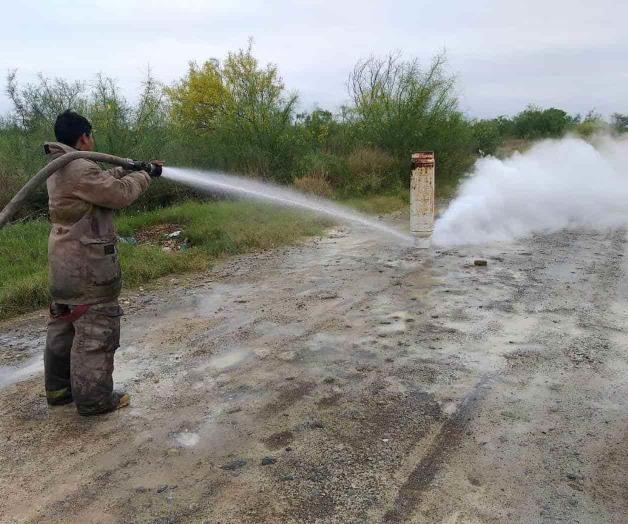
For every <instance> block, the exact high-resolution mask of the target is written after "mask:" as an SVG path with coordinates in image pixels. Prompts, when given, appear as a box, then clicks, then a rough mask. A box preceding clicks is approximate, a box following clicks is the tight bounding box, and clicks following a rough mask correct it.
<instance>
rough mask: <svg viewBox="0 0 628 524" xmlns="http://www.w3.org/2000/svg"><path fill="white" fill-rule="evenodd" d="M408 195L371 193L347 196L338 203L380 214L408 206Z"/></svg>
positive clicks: (367, 212) (364, 211)
mask: <svg viewBox="0 0 628 524" xmlns="http://www.w3.org/2000/svg"><path fill="white" fill-rule="evenodd" d="M409 199H410V195H406V194H398V195H373V196H369V197H361V198H348V199H346V200H341V201H340V203H341V204H343V205H345V206H347V207H351V208H353V209H355V210H357V211H360V212H362V213H366V214H371V215H382V214H386V213H392V212H394V211H399V210H400V209H404V208H406V207H408V205H409V203H410V200H409Z"/></svg>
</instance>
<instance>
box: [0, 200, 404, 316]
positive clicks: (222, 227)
mask: <svg viewBox="0 0 628 524" xmlns="http://www.w3.org/2000/svg"><path fill="white" fill-rule="evenodd" d="M341 203H342V204H343V205H345V206H348V207H351V208H354V209H356V210H358V211H361V212H363V213H369V214H376V215H377V214H383V213H390V212H393V211H397V210H398V209H401V208H404V207H405V206H407V198H406V199H404V198H403V195H385V196H382V195H376V196H371V197H362V198H353V199H347V200H342V201H341ZM160 224H179V225H180V226H181V229H182V233H181V236H182V237H183V238H185V239H187V240H188V243H189V246H190V247H189V249H185V250H180V251H165V250H164V249H162V246H161V245H157V244H155V245H153V244H146V243H142V244H137V245H134V244H128V243H123V242H120V243H118V250H119V253H120V262H121V264H122V272H123V279H124V287H125V289H132V288H136V287H138V286H140V285H142V284H144V283H146V282H149V281H151V280H154V279H157V278H160V277H163V276H166V275H170V274H175V273H186V272H191V271H203V270H207V269H208V268H209V267H211V264H212V262H215V261H216V260H218V259H220V258H223V257H226V256H229V255H237V254H240V253H245V252H248V251H254V250H258V249H260V250H262V249H272V248H275V247H277V246H281V245H285V244H290V243H294V242H296V241H298V240H299V239H300V238H303V237H307V236H313V235H319V234H321V233H322V232H323V231H324V230H325V229H326V228H327V227H330V226H332V225H333V220H332V218H325V217H320V216H316V215H314V214H311V213H304V212H303V211H297V210H292V209H287V208H281V207H275V206H271V205H267V204H261V203H255V202H250V201H235V200H226V201H219V202H197V201H188V202H184V203H181V204H179V205H175V206H171V207H166V208H160V209H154V210H151V211H145V212H134V213H130V212H127V213H121V214H119V215H118V216H117V218H116V227H117V230H118V234H119V235H120V236H121V237H133V236H135V234H136V233H137V232H138V231H142V230H145V229H147V228H150V227H151V226H157V225H160ZM49 230H50V226H49V224H48V222H47V221H45V220H32V221H26V222H21V223H17V224H13V225H11V226H8V227H5V228H4V229H0V319H7V318H10V317H14V316H16V315H19V314H22V313H27V312H29V311H33V310H35V309H38V308H40V307H44V306H46V305H47V304H48V303H49V301H50V298H49V295H48V270H47V262H48V255H47V251H48V232H49Z"/></svg>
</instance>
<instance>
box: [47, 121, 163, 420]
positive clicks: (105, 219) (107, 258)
mask: <svg viewBox="0 0 628 524" xmlns="http://www.w3.org/2000/svg"><path fill="white" fill-rule="evenodd" d="M54 132H55V137H56V140H57V141H56V142H51V143H47V144H45V145H44V151H45V153H46V156H47V158H48V160H49V161H52V160H54V159H55V158H57V157H59V156H60V155H63V154H64V153H68V152H71V151H77V150H79V151H93V149H94V136H93V132H92V126H91V124H90V122H89V121H88V120H87V119H86V118H85V117H83V116H81V115H79V114H77V113H75V112H72V111H69V110H68V111H65V112H63V113H61V114H60V115H59V116H58V117H57V119H56V121H55V125H54ZM153 163H154V164H156V166H157V169H152V170H151V176H160V175H161V166H162V165H163V162H161V161H154V162H153ZM151 176H149V175H148V174H147V173H146V172H145V171H133V172H129V171H126V170H124V169H123V168H120V167H117V168H114V169H109V170H106V171H104V170H102V169H101V168H100V167H99V166H98V164H96V163H95V162H92V161H90V160H86V159H78V160H73V161H72V162H70V163H69V164H68V165H66V166H65V167H63V168H62V169H60V170H59V171H57V172H56V173H55V174H53V175H52V176H51V177H50V178H49V179H48V181H47V187H48V198H49V211H50V221H51V223H52V229H51V231H50V237H49V240H48V270H49V286H50V294H51V296H52V304H51V306H50V320H49V322H48V334H47V340H46V349H45V353H44V368H45V373H44V374H45V385H46V399H47V401H48V404H49V405H51V406H54V405H63V404H68V403H70V402H72V401H74V403H75V405H76V408H77V410H78V412H79V414H81V415H98V414H102V413H108V412H111V411H114V410H116V409H119V408H122V407H125V406H128V405H129V395H128V394H126V393H124V392H121V391H114V390H113V377H112V374H113V361H114V354H115V351H116V349H117V348H118V347H119V343H120V317H121V316H122V314H123V312H122V309H121V308H120V306H119V304H118V296H119V294H120V289H121V285H122V280H121V277H122V275H121V271H120V262H119V259H118V252H117V248H116V238H117V237H116V232H115V229H114V225H113V212H114V210H115V209H121V208H124V207H127V206H128V205H130V204H132V203H133V202H134V201H135V200H136V199H137V198H138V197H139V196H140V195H141V194H142V193H143V192H144V191H145V190H146V189H147V188H148V186H149V184H150V181H151Z"/></svg>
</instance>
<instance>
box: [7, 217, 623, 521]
mask: <svg viewBox="0 0 628 524" xmlns="http://www.w3.org/2000/svg"><path fill="white" fill-rule="evenodd" d="M624 249H625V234H624V232H621V231H616V232H611V233H590V232H563V233H560V234H554V235H550V236H537V237H535V238H533V239H530V240H527V241H524V242H521V243H518V244H513V245H499V246H493V247H489V248H481V249H480V248H464V249H452V250H447V251H434V252H429V253H428V252H420V251H416V250H411V249H405V248H401V247H399V246H397V245H395V244H393V243H387V242H386V241H382V240H381V239H378V238H377V237H376V236H374V235H373V234H371V233H369V232H368V231H365V230H361V229H355V228H347V229H341V230H336V231H333V232H331V233H330V234H329V235H328V236H326V237H324V238H322V239H315V240H310V241H307V242H306V243H304V244H303V245H301V246H295V247H291V248H287V249H279V250H276V251H273V252H265V253H258V254H254V255H251V256H247V257H241V258H238V259H235V260H232V261H230V262H228V263H226V264H224V265H221V266H220V267H218V268H215V269H214V270H212V271H210V272H208V273H206V274H203V275H196V276H194V277H190V278H186V279H182V278H179V279H176V280H173V281H170V279H168V280H166V281H165V282H164V283H162V286H161V287H158V288H156V289H154V290H150V289H146V290H144V291H141V292H139V293H137V294H133V295H132V296H127V297H125V299H126V301H125V302H123V305H124V307H125V309H126V311H127V316H126V317H125V322H124V325H123V341H122V343H123V347H122V348H121V349H120V350H119V354H118V357H117V360H116V364H117V369H116V381H117V383H118V385H119V386H121V387H124V388H126V389H127V390H128V391H129V392H130V393H131V395H132V407H131V408H129V409H126V410H123V411H120V412H118V413H115V414H111V415H108V416H106V417H103V418H100V419H82V418H79V417H78V415H76V413H75V411H74V409H73V407H71V406H69V407H62V408H52V409H50V410H49V409H48V408H47V407H46V404H45V400H44V399H43V398H42V397H41V395H42V394H43V385H42V378H41V372H38V371H37V370H38V369H40V366H41V364H40V360H41V346H42V340H43V336H44V331H43V330H44V321H45V319H44V318H43V315H41V314H36V315H32V316H30V317H28V318H24V319H20V320H18V321H16V322H11V323H5V324H2V325H0V345H1V346H2V348H0V358H2V361H1V363H2V364H4V365H5V366H9V367H4V368H3V369H2V371H0V383H1V384H2V386H1V388H0V417H1V418H0V471H1V480H0V521H2V522H77V523H88V522H99V523H100V522H124V523H127V522H154V523H170V522H172V523H177V522H208V523H254V522H255V523H257V522H273V523H274V522H287V523H296V522H320V523H328V522H329V523H343V524H345V523H365V522H386V523H388V522H403V523H406V522H442V523H448V524H454V523H462V522H473V523H476V522H522V523H523V522H525V523H533V522H570V523H573V522H581V523H585V522H586V523H591V522H616V523H619V522H626V520H627V519H628V439H627V434H628V350H627V349H626V348H627V346H628V276H627V269H628V266H627V264H628V262H627V261H626V258H624ZM478 257H482V258H485V259H487V260H488V265H487V266H486V267H476V266H474V265H473V259H474V258H478ZM12 366H17V367H12Z"/></svg>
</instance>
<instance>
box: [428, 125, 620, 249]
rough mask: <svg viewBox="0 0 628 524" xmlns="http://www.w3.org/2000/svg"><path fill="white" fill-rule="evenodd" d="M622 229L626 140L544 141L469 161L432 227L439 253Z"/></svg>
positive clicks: (605, 138)
mask: <svg viewBox="0 0 628 524" xmlns="http://www.w3.org/2000/svg"><path fill="white" fill-rule="evenodd" d="M626 224H628V140H625V139H624V140H622V139H616V138H611V137H607V136H606V137H598V138H596V139H595V140H592V143H588V142H585V141H584V140H582V139H579V138H573V137H570V138H564V139H561V140H546V141H543V142H540V143H538V144H536V145H534V146H533V147H532V148H531V149H529V150H528V151H526V152H524V153H515V154H514V155H513V156H511V157H509V158H507V159H505V160H499V159H497V158H493V157H487V158H483V159H480V160H478V161H477V162H476V165H475V167H474V171H473V173H472V175H471V177H470V178H468V179H467V180H465V181H464V182H463V184H462V185H461V187H460V189H459V191H458V195H457V197H456V198H455V199H454V200H453V201H452V202H451V204H450V205H449V207H448V209H447V210H446V211H445V213H444V214H443V215H442V216H441V217H440V218H439V219H438V220H437V221H436V224H435V230H434V236H433V242H434V244H436V245H440V246H447V245H457V244H485V243H489V242H496V241H511V240H514V239H517V238H522V237H525V236H528V235H530V234H531V233H543V232H551V231H558V230H560V229H563V228H574V227H579V228H582V227H584V228H589V229H606V228H609V227H618V226H623V225H626Z"/></svg>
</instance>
